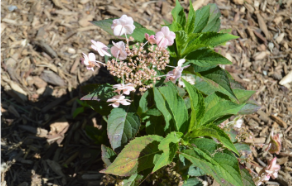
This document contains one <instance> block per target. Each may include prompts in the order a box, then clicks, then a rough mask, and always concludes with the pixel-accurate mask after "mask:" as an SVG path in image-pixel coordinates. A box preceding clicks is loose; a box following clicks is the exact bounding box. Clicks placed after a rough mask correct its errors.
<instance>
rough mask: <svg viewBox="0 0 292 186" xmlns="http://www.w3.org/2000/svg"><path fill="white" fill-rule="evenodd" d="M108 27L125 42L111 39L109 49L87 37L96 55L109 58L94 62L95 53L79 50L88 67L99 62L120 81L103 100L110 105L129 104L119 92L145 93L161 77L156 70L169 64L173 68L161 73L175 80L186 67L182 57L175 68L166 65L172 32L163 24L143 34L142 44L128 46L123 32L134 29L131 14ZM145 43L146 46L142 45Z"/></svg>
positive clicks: (92, 66)
mask: <svg viewBox="0 0 292 186" xmlns="http://www.w3.org/2000/svg"><path fill="white" fill-rule="evenodd" d="M111 29H112V30H113V34H114V35H115V36H123V35H125V37H126V43H125V42H123V41H119V42H112V44H113V46H112V47H111V48H109V47H107V46H106V45H105V44H103V43H101V42H99V41H94V40H91V42H92V45H91V47H92V49H94V50H95V51H97V52H98V54H99V55H100V56H109V57H113V58H112V59H110V60H108V61H107V63H106V64H104V63H102V62H100V61H96V57H95V54H93V53H89V54H88V56H87V55H86V54H84V53H83V59H82V62H83V64H84V65H85V66H86V67H87V69H88V70H94V69H93V68H94V67H95V66H98V67H99V66H100V65H99V64H103V65H105V66H107V69H108V70H109V72H110V74H111V75H113V76H116V77H117V78H119V80H120V81H121V84H118V85H114V86H113V88H115V89H116V90H115V92H117V93H119V95H117V96H114V97H112V98H111V99H108V100H107V102H111V104H110V105H111V106H113V107H118V106H119V105H120V104H122V105H129V104H130V100H128V99H126V98H125V96H124V95H122V94H125V95H129V94H130V92H131V91H135V90H136V88H139V91H140V92H145V91H146V90H147V89H148V88H151V87H153V86H154V85H155V84H156V82H157V81H158V80H160V78H161V76H159V75H158V71H159V70H165V68H166V67H172V68H173V70H171V71H170V72H168V73H167V74H166V75H163V76H166V80H165V81H172V82H176V81H177V79H178V78H180V77H181V75H182V71H183V69H184V68H186V67H188V66H184V67H182V65H183V63H184V62H185V59H181V60H179V62H178V65H177V67H173V66H169V65H168V64H169V58H170V55H169V52H168V50H167V47H168V46H171V45H173V43H174V39H175V33H174V32H172V31H170V30H169V28H168V27H167V26H164V27H162V28H161V30H160V31H158V32H157V33H156V34H155V35H151V36H149V34H147V33H146V34H145V39H146V40H147V42H146V43H136V44H134V45H132V46H129V41H133V38H132V37H129V39H128V37H127V34H132V33H133V32H134V30H135V25H134V21H133V19H132V18H131V17H128V16H127V15H123V16H121V17H120V18H119V19H115V20H113V24H112V26H111ZM147 43H149V44H150V45H146V44H147ZM121 93H122V94H121Z"/></svg>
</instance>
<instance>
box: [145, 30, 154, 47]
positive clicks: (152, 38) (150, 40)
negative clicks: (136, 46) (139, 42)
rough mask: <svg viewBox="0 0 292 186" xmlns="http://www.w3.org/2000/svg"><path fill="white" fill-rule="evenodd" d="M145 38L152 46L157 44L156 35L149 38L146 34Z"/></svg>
mask: <svg viewBox="0 0 292 186" xmlns="http://www.w3.org/2000/svg"><path fill="white" fill-rule="evenodd" d="M145 38H146V40H147V41H148V42H149V43H151V44H152V45H153V44H155V43H156V41H155V37H154V35H151V36H149V34H147V33H145Z"/></svg>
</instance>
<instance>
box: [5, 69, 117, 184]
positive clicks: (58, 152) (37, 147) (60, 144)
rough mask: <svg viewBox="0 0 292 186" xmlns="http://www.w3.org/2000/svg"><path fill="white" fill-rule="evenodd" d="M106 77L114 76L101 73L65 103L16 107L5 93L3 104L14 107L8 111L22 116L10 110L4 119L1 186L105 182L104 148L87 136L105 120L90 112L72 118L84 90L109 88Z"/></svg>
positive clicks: (62, 99) (63, 99)
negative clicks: (98, 85) (99, 86)
mask: <svg viewBox="0 0 292 186" xmlns="http://www.w3.org/2000/svg"><path fill="white" fill-rule="evenodd" d="M104 77H109V74H108V72H107V71H106V70H105V69H104V68H103V67H102V68H101V69H100V71H99V73H98V75H97V76H95V77H91V78H90V79H89V80H88V81H86V82H84V83H82V84H81V85H79V86H78V87H77V88H76V89H74V90H72V92H68V93H67V94H66V95H63V96H62V97H60V98H56V97H53V96H49V97H48V96H40V97H39V100H38V101H37V102H32V101H26V102H25V103H21V102H16V101H14V99H11V98H10V96H9V95H10V93H8V92H5V91H4V90H3V89H2V91H1V96H2V97H1V102H2V104H7V105H12V106H13V107H9V108H10V109H13V108H17V112H18V113H19V116H18V117H17V116H14V115H12V114H10V113H11V110H9V111H10V112H3V113H2V117H1V122H2V129H1V131H2V142H1V143H2V144H1V149H2V154H1V158H2V162H1V163H2V183H3V181H4V180H5V181H6V185H8V186H12V185H21V186H26V185H31V186H34V185H74V186H79V185H80V186H81V185H100V182H101V181H102V176H103V174H100V173H99V170H101V169H103V162H102V161H101V156H100V144H96V143H95V142H94V140H92V138H90V137H89V136H88V135H87V134H86V132H85V130H86V128H87V127H88V126H91V128H92V127H96V128H99V129H100V127H101V126H100V125H99V123H100V121H101V116H100V115H99V114H97V113H96V112H94V111H93V110H91V109H87V110H85V111H84V113H82V114H80V115H78V116H77V117H76V118H75V119H73V117H72V113H73V112H74V110H75V109H76V107H77V102H76V99H80V98H81V97H82V96H83V95H84V94H83V93H82V92H81V91H80V87H82V86H83V85H85V84H91V83H96V82H98V83H105V82H101V81H102V79H107V83H108V78H104ZM112 82H114V81H113V80H112ZM9 108H8V109H9ZM12 113H13V111H12ZM16 115H17V114H16ZM100 130H106V129H100ZM3 139H5V141H4V140H3ZM6 171H7V172H6ZM5 172H6V173H5Z"/></svg>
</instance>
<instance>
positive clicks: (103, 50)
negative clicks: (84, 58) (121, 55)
mask: <svg viewBox="0 0 292 186" xmlns="http://www.w3.org/2000/svg"><path fill="white" fill-rule="evenodd" d="M91 42H92V45H91V48H93V49H94V50H96V51H97V52H98V53H99V55H101V56H105V55H106V56H111V55H110V54H109V53H108V51H107V50H108V49H109V48H108V47H107V46H106V45H105V44H103V43H102V42H99V41H94V40H91Z"/></svg>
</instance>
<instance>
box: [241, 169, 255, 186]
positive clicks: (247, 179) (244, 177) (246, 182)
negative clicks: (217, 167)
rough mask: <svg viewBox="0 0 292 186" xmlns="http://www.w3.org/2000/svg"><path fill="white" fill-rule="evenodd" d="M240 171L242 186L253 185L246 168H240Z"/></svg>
mask: <svg viewBox="0 0 292 186" xmlns="http://www.w3.org/2000/svg"><path fill="white" fill-rule="evenodd" d="M240 173H241V177H242V182H243V185H244V186H255V183H254V181H253V179H252V176H251V175H250V173H249V172H248V170H246V169H244V168H241V169H240Z"/></svg>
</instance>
